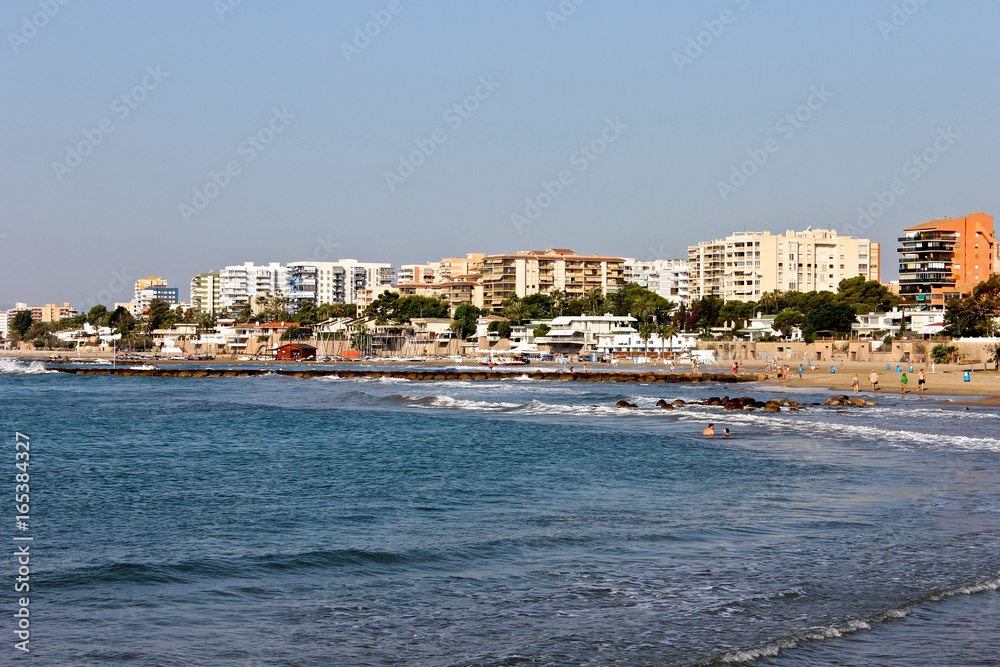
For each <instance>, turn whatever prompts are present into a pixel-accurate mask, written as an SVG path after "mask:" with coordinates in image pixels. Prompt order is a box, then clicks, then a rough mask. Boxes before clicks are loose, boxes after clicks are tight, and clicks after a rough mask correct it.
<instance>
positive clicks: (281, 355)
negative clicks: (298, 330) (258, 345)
mask: <svg viewBox="0 0 1000 667" xmlns="http://www.w3.org/2000/svg"><path fill="white" fill-rule="evenodd" d="M277 356H278V360H279V361H304V360H306V359H313V360H315V359H316V348H315V347H313V346H312V345H307V344H306V343H288V344H287V345H282V346H281V347H279V348H278V350H277Z"/></svg>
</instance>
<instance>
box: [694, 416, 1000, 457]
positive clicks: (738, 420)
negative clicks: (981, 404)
mask: <svg viewBox="0 0 1000 667" xmlns="http://www.w3.org/2000/svg"><path fill="white" fill-rule="evenodd" d="M862 410H864V411H865V412H864V413H857V414H858V416H864V415H866V414H867V415H869V416H872V417H877V416H879V414H880V413H881V414H886V415H892V416H895V417H898V416H899V408H898V407H891V406H885V407H877V408H862ZM824 412H829V410H826V409H822V410H821V411H819V412H815V411H814V412H812V414H814V415H815V414H823V413H824ZM799 414H802V413H799ZM807 414H808V413H807ZM682 415H683V413H682ZM699 417H701V418H704V415H703V414H702V415H699ZM682 418H684V417H683V416H682ZM719 419H720V420H722V421H725V422H726V423H727V425H728V424H733V423H735V424H744V425H747V426H748V427H752V428H754V429H758V428H760V427H770V428H777V429H779V430H780V431H781V433H782V434H784V435H788V434H796V435H801V434H807V435H809V436H810V437H814V436H815V435H817V433H822V434H835V435H839V436H841V437H842V438H846V439H847V440H848V442H850V441H851V438H853V439H854V441H857V442H862V443H864V442H873V441H874V442H879V441H881V442H884V443H887V444H889V445H891V446H894V447H899V448H901V449H908V450H909V449H917V448H922V447H941V446H950V447H954V448H956V449H965V450H973V451H993V452H997V451H1000V440H996V439H994V438H979V437H974V436H967V435H950V434H946V433H921V432H919V431H911V430H903V429H893V428H886V427H882V426H874V425H860V424H846V423H843V422H832V421H821V420H818V419H809V418H798V419H796V418H790V417H783V416H780V414H777V413H750V412H738V411H735V410H734V411H727V412H726V413H725V414H724V415H723V416H720V417H719Z"/></svg>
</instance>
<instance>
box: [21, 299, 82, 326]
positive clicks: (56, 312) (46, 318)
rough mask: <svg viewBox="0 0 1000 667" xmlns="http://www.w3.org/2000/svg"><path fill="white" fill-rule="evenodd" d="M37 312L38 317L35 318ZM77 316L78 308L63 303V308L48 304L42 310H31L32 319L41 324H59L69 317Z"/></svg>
mask: <svg viewBox="0 0 1000 667" xmlns="http://www.w3.org/2000/svg"><path fill="white" fill-rule="evenodd" d="M36 312H37V314H38V317H35V314H36ZM77 315H79V313H78V312H76V308H74V307H73V306H71V305H69V304H68V303H63V305H61V306H59V305H56V304H54V303H47V304H45V305H44V306H42V307H41V308H32V309H31V319H33V320H38V321H40V322H58V321H59V320H62V319H65V318H67V317H76V316H77Z"/></svg>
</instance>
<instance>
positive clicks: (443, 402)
mask: <svg viewBox="0 0 1000 667" xmlns="http://www.w3.org/2000/svg"><path fill="white" fill-rule="evenodd" d="M407 398H410V399H411V400H415V401H419V400H423V399H420V398H417V397H415V396H408V397H407ZM428 405H430V406H432V407H442V408H451V409H457V410H488V411H496V410H511V409H513V408H517V407H519V406H520V404H519V403H504V402H493V401H472V400H468V399H463V398H453V397H451V396H435V397H434V400H433V401H432V402H431V403H429V404H428Z"/></svg>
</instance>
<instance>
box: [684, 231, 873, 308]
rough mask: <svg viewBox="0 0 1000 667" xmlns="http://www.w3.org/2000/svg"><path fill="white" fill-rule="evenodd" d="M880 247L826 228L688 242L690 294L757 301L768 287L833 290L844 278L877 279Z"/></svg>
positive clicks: (698, 297) (834, 290) (788, 289)
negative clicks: (689, 243) (862, 277)
mask: <svg viewBox="0 0 1000 667" xmlns="http://www.w3.org/2000/svg"><path fill="white" fill-rule="evenodd" d="M880 252H881V251H880V246H879V244H878V243H875V242H873V241H871V240H869V239H859V238H857V237H854V236H839V235H838V234H837V232H836V231H835V230H831V229H806V230H805V231H800V232H797V231H792V230H788V231H786V232H785V233H784V234H772V233H771V232H737V233H734V234H731V235H729V236H727V237H726V238H725V239H717V240H714V241H707V242H702V243H699V244H698V245H696V246H689V247H688V265H689V281H690V282H689V285H690V294H691V298H692V299H701V298H705V297H708V296H714V297H718V298H721V299H724V300H726V301H758V300H760V298H761V296H762V295H763V294H766V293H768V292H772V291H775V290H777V291H780V292H784V291H798V292H810V291H813V290H816V291H823V290H828V291H831V292H836V291H837V287H838V285H839V284H840V281H841V280H843V279H845V278H853V277H855V276H859V275H860V276H864V278H865V280H879V275H880V271H881V269H880V266H879V262H880Z"/></svg>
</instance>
